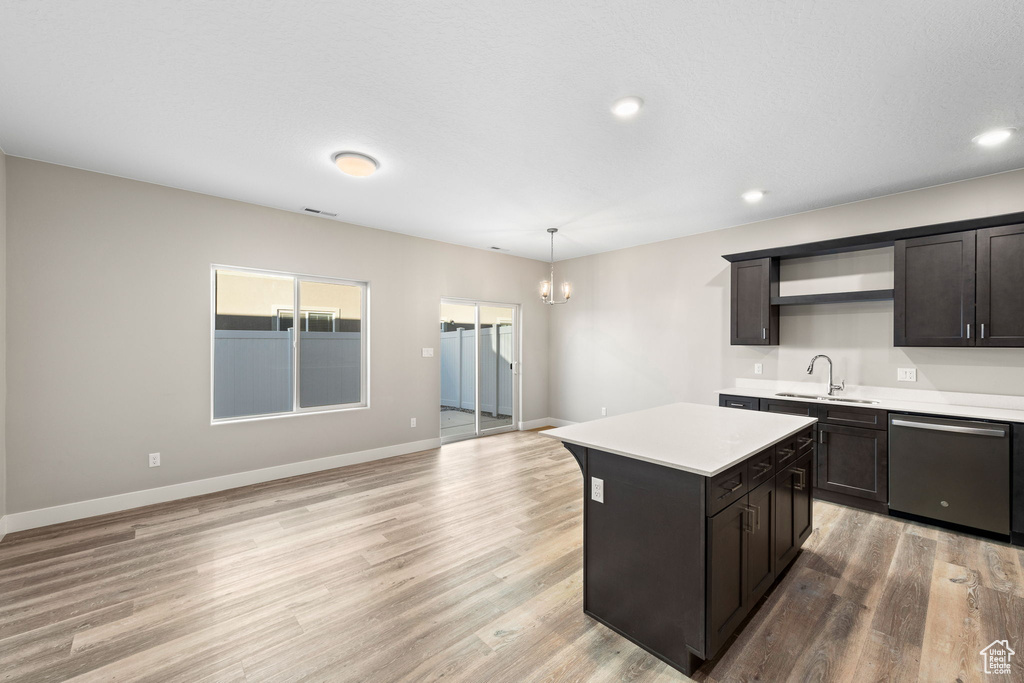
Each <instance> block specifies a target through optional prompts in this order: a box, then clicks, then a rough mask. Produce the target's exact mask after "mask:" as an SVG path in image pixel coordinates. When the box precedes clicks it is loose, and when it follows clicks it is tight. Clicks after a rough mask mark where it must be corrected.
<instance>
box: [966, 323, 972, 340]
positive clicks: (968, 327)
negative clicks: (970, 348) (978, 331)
mask: <svg viewBox="0 0 1024 683" xmlns="http://www.w3.org/2000/svg"><path fill="white" fill-rule="evenodd" d="M967 338H968V339H970V338H971V324H970V323H967Z"/></svg>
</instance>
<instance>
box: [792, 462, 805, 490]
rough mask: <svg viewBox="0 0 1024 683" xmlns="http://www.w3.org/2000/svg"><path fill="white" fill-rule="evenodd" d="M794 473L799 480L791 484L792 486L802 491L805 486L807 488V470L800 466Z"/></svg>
mask: <svg viewBox="0 0 1024 683" xmlns="http://www.w3.org/2000/svg"><path fill="white" fill-rule="evenodd" d="M796 473H797V475H799V477H800V481H798V482H797V483H795V484H793V488H795V489H796V490H797V491H803V490H804V489H805V488H807V470H805V469H803V468H802V467H801V468H800V469H798V470H796Z"/></svg>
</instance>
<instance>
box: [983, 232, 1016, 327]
mask: <svg viewBox="0 0 1024 683" xmlns="http://www.w3.org/2000/svg"><path fill="white" fill-rule="evenodd" d="M977 239H978V241H977V252H978V254H977V309H976V311H975V320H976V323H977V327H978V331H977V337H976V340H975V345H976V346H1018V347H1019V346H1024V225H1006V226H1003V227H999V228H986V229H984V230H979V231H978V238H977Z"/></svg>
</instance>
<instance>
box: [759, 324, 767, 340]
mask: <svg viewBox="0 0 1024 683" xmlns="http://www.w3.org/2000/svg"><path fill="white" fill-rule="evenodd" d="M767 338H768V328H767V327H762V328H761V339H767Z"/></svg>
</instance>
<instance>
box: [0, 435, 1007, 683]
mask: <svg viewBox="0 0 1024 683" xmlns="http://www.w3.org/2000/svg"><path fill="white" fill-rule="evenodd" d="M581 502H582V485H581V477H580V473H579V470H578V468H577V466H576V464H575V462H574V461H573V460H572V458H571V457H570V456H569V454H568V453H567V452H566V451H564V450H562V449H561V447H560V446H559V445H558V444H556V443H554V442H552V441H550V440H548V439H545V438H543V437H540V436H538V435H537V434H534V433H529V432H527V433H510V434H503V435H500V436H495V437H489V438H486V439H478V440H474V441H464V442H461V443H456V444H452V445H449V446H445V447H444V448H442V449H439V450H436V451H429V452H426V453H422V454H417V455H411V456H405V457H401V458H395V459H392V460H388V461H382V462H376V463H367V464H364V465H356V466H353V467H348V468H344V469H339V470H333V471H330V472H324V473H317V474H312V475H307V476H302V477H295V478H292V479H288V480H282V481H279V482H272V483H268V484H262V485H257V486H250V487H246V488H243V489H237V490H234V491H228V492H224V493H220V494H213V495H209V496H203V497H199V498H192V499H189V500H184V501H178V502H175V503H168V504H164V505H159V506H153V507H150V508H146V509H141V510H136V511H132V512H126V513H119V514H114V515H108V516H105V517H98V518H93V519H90V520H83V521H80V522H74V523H70V524H64V525H60V526H55V527H48V528H45V529H38V530H34V531H30V532H24V533H20V534H11V535H9V536H8V537H7V538H5V539H4V540H3V542H2V543H0V677H2V678H3V680H25V681H59V680H68V679H72V678H74V679H75V680H90V681H91V680H96V681H100V680H102V681H107V680H132V681H134V680H151V681H189V682H190V683H195V682H202V681H290V680H314V681H349V680H365V681H391V680H410V681H419V680H432V679H438V678H442V677H443V678H445V679H447V680H458V681H463V680H465V681H526V680H546V681H627V680H632V681H653V680H665V681H671V680H684V678H685V677H683V676H682V675H681V674H679V673H678V672H676V671H674V670H672V669H669V668H667V667H666V666H665V665H664V664H663V663H661V662H660V661H659V660H657V659H655V658H654V657H652V656H650V655H648V654H646V653H645V652H643V651H642V650H640V649H638V648H637V647H635V646H634V645H632V644H631V643H629V642H628V641H626V640H624V639H622V638H620V637H619V636H617V635H615V634H614V633H612V632H611V631H609V630H608V629H606V628H604V627H603V626H600V625H598V624H596V623H595V622H593V621H591V620H590V619H588V618H587V617H585V616H584V615H583V613H582V611H581V610H582V603H581V579H582V577H581V560H582V555H581V543H582V514H581ZM815 515H816V520H815V526H816V529H815V531H814V534H813V535H812V536H811V538H810V539H809V541H808V543H807V545H806V546H805V550H804V551H803V553H802V554H801V556H800V557H799V558H798V559H797V560H796V563H795V564H794V566H793V567H792V569H791V570H790V571H789V572H788V573H787V574H786V575H785V576H784V577H783V579H782V581H781V582H780V584H779V585H778V586H777V587H776V588H775V589H774V590H773V591H772V592H771V593H770V594H769V595H768V596H767V597H766V598H765V600H764V602H763V603H762V604H761V606H760V608H759V609H758V610H757V611H756V612H755V614H754V615H753V616H752V617H751V619H750V620H749V622H748V623H747V624H746V625H745V626H744V628H743V630H742V632H741V634H740V635H739V636H738V638H737V639H736V641H735V642H734V643H733V644H732V645H731V647H730V648H729V649H728V651H727V653H726V654H725V655H724V656H723V657H722V658H721V659H720V660H719V661H713V662H708V663H706V664H705V666H704V667H703V668H702V669H701V670H700V671H699V672H698V673H697V674H696V676H695V677H696V678H697V679H698V680H722V681H725V680H759V681H780V680H799V681H804V680H837V681H861V680H871V681H875V680H908V681H909V680H927V681H955V680H961V681H970V680H982V678H984V676H983V674H982V673H981V657H980V656H979V655H978V651H979V650H981V648H982V647H984V646H985V645H987V644H988V643H989V642H991V641H993V640H995V639H997V638H999V639H1003V638H1008V639H1009V641H1010V644H1011V646H1012V647H1014V648H1015V649H1016V650H1017V651H1018V652H1020V653H1021V654H1020V655H1018V658H1017V660H1016V661H1015V662H1014V664H1015V665H1016V667H1017V668H1016V669H1015V670H1014V673H1015V675H1016V679H1015V680H1024V675H1022V669H1021V667H1020V662H1021V661H1024V582H1022V578H1021V577H1022V576H1024V568H1022V566H1024V553H1022V552H1021V551H1019V550H1017V549H1015V548H1011V547H1009V546H1006V545H1001V544H998V543H990V542H985V541H981V540H978V539H975V538H969V537H964V536H958V535H954V534H950V533H947V532H944V531H940V530H937V529H933V528H928V527H922V526H916V525H910V524H906V523H903V522H900V521H897V520H894V519H890V518H887V517H882V516H878V515H872V514H868V513H862V512H856V511H852V510H849V509H846V508H842V507H838V506H834V505H829V504H825V503H819V504H816V507H815ZM1007 679H1008V678H1007V677H1002V680H1007Z"/></svg>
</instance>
